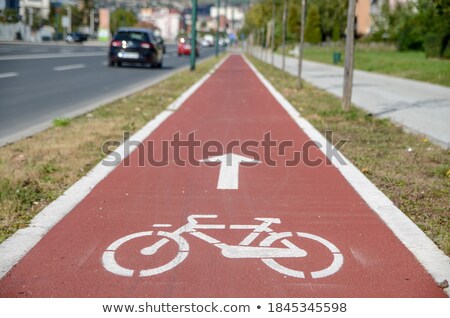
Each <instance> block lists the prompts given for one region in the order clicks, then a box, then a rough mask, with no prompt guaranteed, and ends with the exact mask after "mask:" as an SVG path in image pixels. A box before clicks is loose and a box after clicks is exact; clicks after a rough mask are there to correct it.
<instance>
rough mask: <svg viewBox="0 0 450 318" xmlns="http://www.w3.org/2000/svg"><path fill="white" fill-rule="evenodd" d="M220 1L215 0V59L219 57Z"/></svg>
mask: <svg viewBox="0 0 450 318" xmlns="http://www.w3.org/2000/svg"><path fill="white" fill-rule="evenodd" d="M219 26H220V0H217V29H216V38H215V47H216V57H218V56H219Z"/></svg>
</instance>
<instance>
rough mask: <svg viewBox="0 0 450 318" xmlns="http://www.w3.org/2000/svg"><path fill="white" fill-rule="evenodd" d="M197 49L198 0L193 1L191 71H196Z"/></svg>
mask: <svg viewBox="0 0 450 318" xmlns="http://www.w3.org/2000/svg"><path fill="white" fill-rule="evenodd" d="M196 49H197V0H192V25H191V56H190V60H191V71H195V58H196Z"/></svg>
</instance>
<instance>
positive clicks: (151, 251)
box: [102, 231, 189, 277]
mask: <svg viewBox="0 0 450 318" xmlns="http://www.w3.org/2000/svg"><path fill="white" fill-rule="evenodd" d="M153 235H156V236H160V237H162V238H161V239H160V240H159V241H157V242H156V243H154V244H153V245H151V246H149V247H147V248H144V249H143V250H141V254H142V255H144V256H149V257H150V256H152V255H155V254H156V253H157V252H158V251H160V250H161V249H160V248H161V247H162V246H164V245H165V244H167V243H168V242H170V241H174V242H175V243H176V244H177V245H178V253H177V254H176V255H175V258H174V259H172V260H171V261H169V262H167V263H166V264H163V265H161V266H158V267H155V268H148V269H143V270H140V271H139V276H140V277H148V276H153V275H158V274H161V273H164V272H167V271H169V270H171V269H172V268H174V267H175V266H177V265H178V264H180V263H181V262H182V261H184V260H185V259H186V257H187V256H188V254H189V244H188V242H187V241H186V240H185V239H184V238H182V237H181V236H179V235H177V234H173V233H169V232H162V231H158V232H154V231H148V232H139V233H133V234H130V235H127V236H125V237H122V238H120V239H118V240H117V241H115V242H114V243H112V244H111V245H110V246H108V248H107V249H106V251H105V252H104V253H103V257H102V263H103V267H105V269H106V270H107V271H109V272H111V273H113V274H116V275H120V276H126V277H131V276H133V275H134V274H135V271H136V270H134V269H131V268H125V267H123V266H121V265H120V264H119V263H117V261H116V257H115V254H116V251H117V249H119V248H120V247H121V246H122V245H123V244H125V243H127V242H129V241H131V240H134V239H137V238H142V237H146V236H153Z"/></svg>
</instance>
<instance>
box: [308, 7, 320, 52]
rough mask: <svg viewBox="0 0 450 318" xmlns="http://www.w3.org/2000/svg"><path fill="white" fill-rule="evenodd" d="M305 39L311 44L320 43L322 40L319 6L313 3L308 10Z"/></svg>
mask: <svg viewBox="0 0 450 318" xmlns="http://www.w3.org/2000/svg"><path fill="white" fill-rule="evenodd" d="M305 41H306V42H309V43H311V44H319V43H320V42H322V33H321V30H320V15H319V8H318V7H317V6H316V5H312V6H311V7H310V8H309V11H308V16H307V18H306V28H305Z"/></svg>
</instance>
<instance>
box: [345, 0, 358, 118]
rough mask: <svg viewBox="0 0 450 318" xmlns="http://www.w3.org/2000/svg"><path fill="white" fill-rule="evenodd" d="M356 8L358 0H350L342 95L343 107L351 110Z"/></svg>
mask: <svg viewBox="0 0 450 318" xmlns="http://www.w3.org/2000/svg"><path fill="white" fill-rule="evenodd" d="M355 9H356V0H349V2H348V16H347V34H346V40H345V68H344V93H343V96H342V108H343V109H344V110H349V109H350V106H351V104H352V89H353V62H354V60H353V53H354V48H355V47H354V46H355V44H354V40H355Z"/></svg>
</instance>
